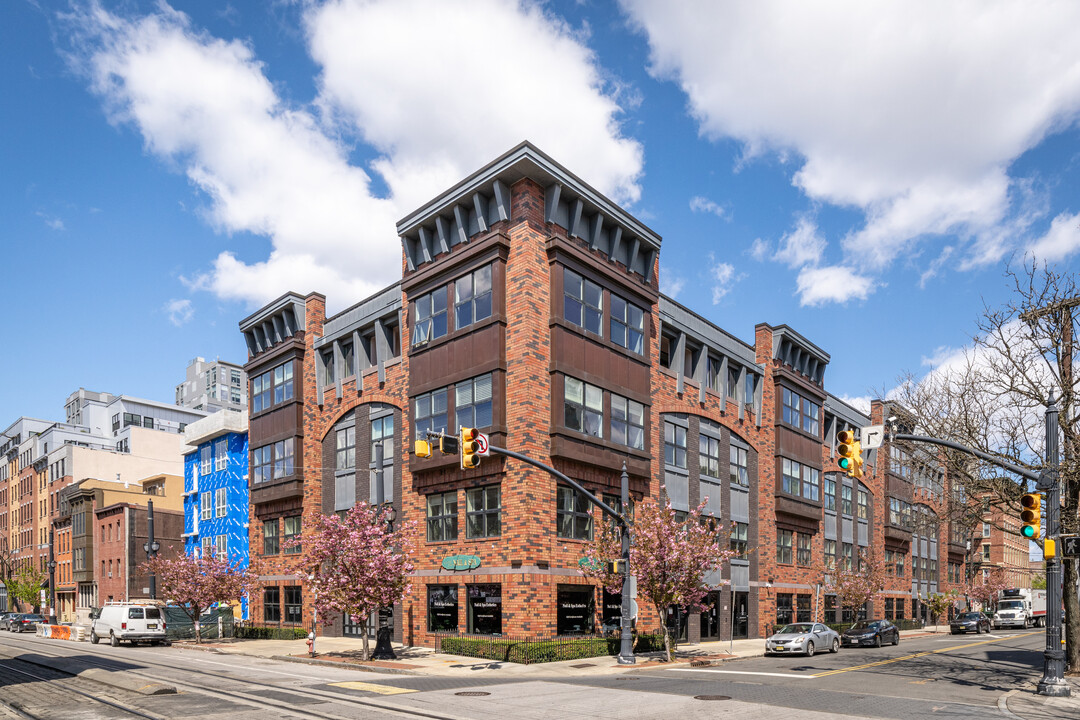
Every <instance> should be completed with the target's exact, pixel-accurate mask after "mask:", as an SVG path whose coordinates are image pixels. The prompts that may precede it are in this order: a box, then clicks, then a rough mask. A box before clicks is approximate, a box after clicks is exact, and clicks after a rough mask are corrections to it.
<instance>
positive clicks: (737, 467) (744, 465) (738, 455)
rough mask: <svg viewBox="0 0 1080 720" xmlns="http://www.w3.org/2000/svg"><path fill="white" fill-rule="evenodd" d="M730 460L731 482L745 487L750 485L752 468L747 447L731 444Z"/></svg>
mask: <svg viewBox="0 0 1080 720" xmlns="http://www.w3.org/2000/svg"><path fill="white" fill-rule="evenodd" d="M729 455H730V457H729V462H728V468H729V470H730V476H731V482H733V483H735V484H736V485H742V486H743V487H750V470H749V461H748V459H747V458H748V456H749V453H748V452H747V450H746V448H742V447H739V446H738V445H731V446H730V450H729Z"/></svg>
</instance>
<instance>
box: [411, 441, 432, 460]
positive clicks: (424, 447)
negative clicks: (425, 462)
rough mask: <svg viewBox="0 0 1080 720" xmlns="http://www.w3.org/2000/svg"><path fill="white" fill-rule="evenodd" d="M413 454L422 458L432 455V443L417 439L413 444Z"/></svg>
mask: <svg viewBox="0 0 1080 720" xmlns="http://www.w3.org/2000/svg"><path fill="white" fill-rule="evenodd" d="M413 454H414V455H416V457H420V458H429V457H431V443H429V442H428V441H427V440H417V441H416V443H415V444H414V445H413Z"/></svg>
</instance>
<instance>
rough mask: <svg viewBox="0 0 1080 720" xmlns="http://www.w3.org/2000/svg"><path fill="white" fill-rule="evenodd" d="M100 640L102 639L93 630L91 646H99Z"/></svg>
mask: <svg viewBox="0 0 1080 720" xmlns="http://www.w3.org/2000/svg"><path fill="white" fill-rule="evenodd" d="M100 639H101V638H99V637H98V636H97V633H96V632H94V631H93V630H91V631H90V644H91V645H97V644H98V640H100Z"/></svg>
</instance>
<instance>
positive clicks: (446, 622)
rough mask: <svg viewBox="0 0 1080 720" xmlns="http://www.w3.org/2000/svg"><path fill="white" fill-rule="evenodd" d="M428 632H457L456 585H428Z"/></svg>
mask: <svg viewBox="0 0 1080 720" xmlns="http://www.w3.org/2000/svg"><path fill="white" fill-rule="evenodd" d="M427 602H428V632H457V629H458V586H457V585H428V587H427Z"/></svg>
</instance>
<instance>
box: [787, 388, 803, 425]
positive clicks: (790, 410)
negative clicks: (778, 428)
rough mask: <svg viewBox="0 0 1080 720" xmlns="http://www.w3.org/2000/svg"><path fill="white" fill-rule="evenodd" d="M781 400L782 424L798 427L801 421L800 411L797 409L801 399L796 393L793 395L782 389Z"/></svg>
mask: <svg viewBox="0 0 1080 720" xmlns="http://www.w3.org/2000/svg"><path fill="white" fill-rule="evenodd" d="M783 398H784V409H783V420H784V423H786V424H787V425H794V426H795V427H799V425H800V424H801V419H802V411H801V410H800V409H799V404H800V403H799V401H800V400H802V398H801V397H800V396H799V395H798V394H797V393H793V392H791V391H790V390H788V389H787V388H784V392H783Z"/></svg>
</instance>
